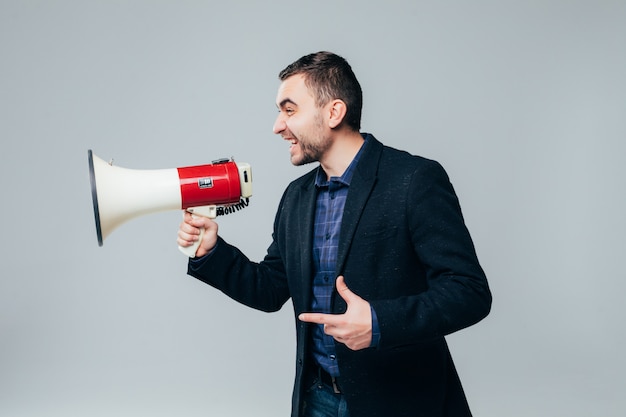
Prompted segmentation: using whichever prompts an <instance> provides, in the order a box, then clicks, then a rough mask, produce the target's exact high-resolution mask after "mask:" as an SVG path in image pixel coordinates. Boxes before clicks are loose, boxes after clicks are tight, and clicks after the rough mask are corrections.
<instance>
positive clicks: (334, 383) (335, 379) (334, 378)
mask: <svg viewBox="0 0 626 417" xmlns="http://www.w3.org/2000/svg"><path fill="white" fill-rule="evenodd" d="M330 380H331V381H332V383H333V391H335V394H341V390H340V389H339V385H337V378H336V377H334V376H332V377H330Z"/></svg>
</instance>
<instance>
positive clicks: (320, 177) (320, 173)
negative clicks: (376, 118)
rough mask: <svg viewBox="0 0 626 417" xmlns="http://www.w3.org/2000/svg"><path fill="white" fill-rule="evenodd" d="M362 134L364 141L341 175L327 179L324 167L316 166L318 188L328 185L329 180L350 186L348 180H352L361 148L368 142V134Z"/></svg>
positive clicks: (361, 151)
mask: <svg viewBox="0 0 626 417" xmlns="http://www.w3.org/2000/svg"><path fill="white" fill-rule="evenodd" d="M362 136H363V138H364V139H365V141H364V142H363V144H362V145H361V148H360V149H359V151H358V152H357V153H356V155H355V156H354V159H353V160H352V162H350V165H348V168H347V169H346V170H345V171H344V173H343V175H341V177H330V180H329V179H327V175H326V172H324V169H322V166H321V165H320V166H318V167H317V176H316V177H315V186H316V187H318V188H319V187H328V185H329V184H330V182H331V181H332V182H338V183H341V184H342V185H345V186H348V187H349V186H350V181H352V176H353V175H354V171H355V169H356V166H357V164H358V163H359V158H360V157H361V154H362V153H363V148H365V144H366V143H367V142H368V138H369V135H366V134H362Z"/></svg>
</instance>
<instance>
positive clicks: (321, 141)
mask: <svg viewBox="0 0 626 417" xmlns="http://www.w3.org/2000/svg"><path fill="white" fill-rule="evenodd" d="M323 123H324V121H323V119H322V115H321V114H318V115H317V116H316V117H315V124H314V129H313V131H312V132H311V133H310V134H308V133H305V134H299V135H297V136H295V134H294V137H295V138H296V139H297V141H298V145H297V146H299V147H300V151H301V155H300V156H299V157H296V156H295V155H294V156H293V157H292V158H291V163H292V164H293V165H295V166H302V165H306V164H310V163H311V162H317V161H319V160H320V159H321V158H322V156H323V155H324V153H326V151H327V150H328V149H329V148H330V146H331V145H332V140H331V139H330V138H329V137H327V136H323V133H322V132H323V131H324V129H323Z"/></svg>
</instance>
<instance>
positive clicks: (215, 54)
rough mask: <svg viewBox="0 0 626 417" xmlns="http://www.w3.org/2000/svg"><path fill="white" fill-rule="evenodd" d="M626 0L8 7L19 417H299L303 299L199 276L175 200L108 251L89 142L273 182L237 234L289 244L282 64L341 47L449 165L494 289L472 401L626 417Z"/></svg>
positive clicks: (483, 407) (496, 407) (385, 105)
mask: <svg viewBox="0 0 626 417" xmlns="http://www.w3.org/2000/svg"><path fill="white" fill-rule="evenodd" d="M625 22H626V3H625V2H623V1H621V0H620V1H607V0H605V1H549V0H548V1H517V2H512V1H473V2H466V1H445V2H443V1H432V2H424V1H415V0H412V1H385V2H384V4H383V2H363V1H345V2H341V1H324V0H319V1H316V2H285V1H273V2H269V3H268V2H253V1H247V2H241V1H232V2H217V1H207V2H200V1H176V2H174V1H171V2H167V1H150V2H148V1H108V2H102V1H28V2H26V1H24V2H21V1H7V0H1V1H0V60H1V65H0V137H1V138H2V144H1V146H2V148H1V149H2V160H1V163H0V181H1V189H2V194H3V197H2V205H1V208H0V210H2V215H1V216H0V230H1V233H0V239H1V244H2V252H1V253H2V254H1V255H0V256H1V264H0V415H2V416H109V415H115V416H148V415H149V416H171V415H184V416H242V415H255V416H281V415H282V416H285V415H287V414H288V411H289V408H290V393H291V383H292V378H293V368H294V366H293V361H294V349H295V346H294V345H295V342H294V331H293V318H292V316H291V308H290V307H289V306H287V307H286V308H284V309H283V310H281V311H280V312H279V313H276V314H264V313H260V312H256V311H253V310H250V309H247V308H245V307H243V306H240V305H238V304H236V303H235V302H233V301H231V300H229V299H227V298H226V297H224V296H223V295H222V294H220V293H219V292H217V291H215V290H213V289H211V288H209V287H208V286H206V285H204V284H202V283H200V282H198V281H196V280H194V279H192V278H190V277H187V276H186V274H185V271H186V260H185V258H184V256H182V255H181V254H180V253H179V252H178V250H177V249H176V244H175V238H176V231H177V228H178V224H179V222H180V213H178V212H176V211H174V212H166V213H158V214H152V215H149V216H143V217H140V218H138V219H136V220H134V221H132V222H130V223H128V224H126V225H124V226H122V227H121V228H120V229H117V230H116V231H114V232H113V233H112V235H111V236H110V237H109V238H108V239H107V240H106V241H105V243H104V246H103V247H98V245H97V241H96V234H95V226H94V219H93V212H92V206H91V204H92V203H91V195H90V186H89V179H88V169H87V150H88V149H93V151H94V153H95V154H96V155H98V156H100V157H101V158H102V159H105V160H109V159H111V158H113V159H114V162H115V164H116V165H118V166H123V167H128V168H136V169H157V168H174V167H180V166H189V165H195V164H201V163H208V162H210V161H211V160H213V159H216V158H219V157H229V156H234V157H235V158H236V159H237V160H239V161H245V162H249V163H250V164H251V165H252V169H253V172H254V196H253V198H252V202H251V205H250V207H249V208H248V209H246V210H245V211H243V212H240V213H237V214H236V215H232V216H229V217H226V218H223V219H221V220H220V225H221V233H222V235H223V236H224V237H225V238H226V239H228V240H229V241H231V242H233V243H235V244H237V245H238V246H239V247H240V248H241V249H242V250H244V252H245V253H247V254H248V255H249V256H250V257H251V258H252V259H255V260H259V259H261V257H262V256H263V255H264V253H265V249H266V247H267V245H268V244H269V239H270V232H271V223H272V220H273V216H274V212H275V209H276V206H277V204H278V199H279V197H280V194H281V193H282V191H283V189H284V187H285V186H286V184H287V183H288V182H289V181H291V180H292V179H294V178H296V177H297V176H298V175H300V174H301V173H303V172H305V171H306V170H308V169H309V168H310V167H306V168H294V167H292V166H291V165H290V163H289V157H288V150H287V149H288V147H287V144H286V143H284V142H283V141H281V139H280V138H279V137H278V136H275V135H273V134H272V132H271V127H272V123H273V121H274V117H275V116H276V109H275V104H274V99H275V95H276V90H277V87H278V81H277V78H276V76H277V73H278V71H279V70H281V69H282V68H283V67H284V66H285V65H287V64H288V63H290V62H292V61H293V60H295V59H297V58H299V57H300V56H302V55H304V54H306V53H309V52H314V51H318V50H324V49H325V50H332V51H334V52H337V53H339V54H341V55H343V56H344V57H346V58H347V59H348V60H349V62H350V63H351V64H352V66H353V68H354V70H355V72H356V74H357V76H358V77H359V79H360V81H361V83H362V86H363V89H364V92H365V108H364V117H363V130H364V131H368V132H372V133H374V134H375V135H376V136H377V137H378V138H379V139H381V140H382V141H383V142H385V143H386V144H388V145H392V146H394V147H398V148H403V149H406V150H408V151H410V152H412V153H415V154H420V155H423V156H426V157H429V158H432V159H436V160H438V161H440V162H441V163H442V164H443V165H444V167H446V169H447V171H448V173H449V175H450V177H451V180H452V182H453V184H454V186H455V188H456V190H457V192H458V195H459V198H460V200H461V204H462V207H463V211H464V214H465V217H466V222H467V224H468V226H469V228H470V230H471V232H472V234H473V237H474V239H475V244H476V247H477V250H478V253H479V257H480V259H481V262H482V264H483V266H484V268H485V270H486V272H487V274H488V277H489V279H490V284H491V287H492V289H493V293H494V305H493V310H492V313H491V315H490V316H489V317H488V318H487V319H486V320H484V321H483V322H481V323H480V324H478V325H476V326H474V327H472V328H470V329H467V330H463V331H461V332H459V333H457V334H454V335H451V336H450V337H449V338H448V340H449V343H450V345H451V349H452V353H453V356H454V358H455V360H456V363H457V366H458V368H459V372H460V374H461V378H462V380H463V382H464V386H465V389H466V391H467V395H468V397H469V401H470V403H471V406H472V408H473V410H474V413H475V415H476V416H487V417H490V416H493V417H496V416H498V417H499V416H508V417H512V416H568V417H572V416H590V415H594V416H621V415H623V413H624V410H626V400H624V396H623V390H624V388H625V384H624V376H623V374H624V372H625V371H626V361H625V360H624V355H623V353H622V349H623V347H624V345H625V343H624V342H625V341H626V333H625V330H624V318H625V317H624V316H625V314H624V308H623V293H624V290H625V289H626V283H625V279H626V274H625V272H624V268H623V267H622V259H623V257H624V256H625V255H626V250H625V249H626V244H625V243H624V234H625V232H626V223H625V220H624V213H625V212H626V199H625V198H624V190H625V189H626V184H625V183H626V169H625V168H624V164H623V154H624V151H625V146H624V140H625V138H626V122H625V117H624V116H625V113H626V82H625V74H626V53H625V52H626V49H625V44H626V43H625V41H626V24H625Z"/></svg>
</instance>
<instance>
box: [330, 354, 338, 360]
mask: <svg viewBox="0 0 626 417" xmlns="http://www.w3.org/2000/svg"><path fill="white" fill-rule="evenodd" d="M328 357H329V358H330V360H331V361H334V360H335V359H337V357H336V356H335V355H329V356H328Z"/></svg>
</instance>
